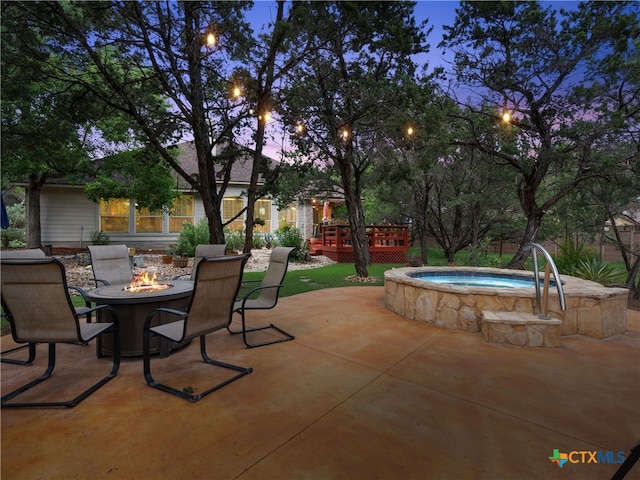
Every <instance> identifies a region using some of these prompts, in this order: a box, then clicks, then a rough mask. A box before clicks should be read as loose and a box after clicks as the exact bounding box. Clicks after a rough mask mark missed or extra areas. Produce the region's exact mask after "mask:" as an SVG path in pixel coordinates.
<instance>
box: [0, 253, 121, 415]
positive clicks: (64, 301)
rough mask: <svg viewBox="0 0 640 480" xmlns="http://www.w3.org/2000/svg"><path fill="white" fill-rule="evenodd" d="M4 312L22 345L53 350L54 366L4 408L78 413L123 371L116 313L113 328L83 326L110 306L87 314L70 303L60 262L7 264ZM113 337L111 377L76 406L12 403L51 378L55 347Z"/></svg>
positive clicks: (73, 403)
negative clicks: (73, 409)
mask: <svg viewBox="0 0 640 480" xmlns="http://www.w3.org/2000/svg"><path fill="white" fill-rule="evenodd" d="M1 282H2V290H1V297H2V308H3V309H4V311H5V312H6V314H7V318H8V320H9V323H10V325H11V334H12V336H13V339H14V340H15V341H16V342H17V343H25V342H28V343H33V344H35V343H47V344H49V360H48V365H47V369H46V370H45V372H44V373H43V374H42V375H41V376H40V377H38V378H36V379H35V380H33V381H31V382H29V383H26V384H25V385H23V386H21V387H20V388H18V389H16V390H14V391H12V392H10V393H7V394H6V395H3V396H2V399H1V406H2V408H7V407H14V408H15V407H68V408H70V407H74V406H76V405H77V404H78V403H80V402H81V401H82V400H84V399H85V398H87V397H88V396H89V395H91V394H92V393H93V392H95V391H96V390H98V389H99V388H100V387H102V386H103V385H104V384H106V383H107V382H108V381H110V380H111V379H112V378H113V377H115V376H116V374H117V373H118V369H119V366H120V337H119V335H118V318H117V316H116V315H115V314H114V313H113V312H112V311H111V310H109V311H110V312H111V314H112V320H113V322H103V323H80V321H79V320H80V317H81V316H83V315H84V314H86V313H87V312H88V311H96V310H100V309H103V308H106V309H109V307H108V306H107V305H100V306H97V307H93V308H82V309H80V310H79V311H78V310H76V308H75V307H74V306H73V304H72V303H71V297H70V295H69V290H68V288H67V280H66V277H65V271H64V266H63V265H62V263H60V262H59V261H58V260H57V259H55V258H44V259H14V260H9V259H2V279H1ZM107 332H110V333H112V334H113V336H114V355H113V366H112V367H111V372H110V373H109V374H108V375H107V376H106V377H104V378H102V379H101V380H100V381H98V382H97V383H95V384H94V385H92V386H91V387H89V388H88V389H87V390H85V391H84V392H82V393H81V394H80V395H78V396H76V397H75V398H73V399H72V400H65V401H55V402H54V401H43V402H33V403H8V402H9V400H11V399H13V398H14V397H17V396H18V395H20V394H21V393H24V392H26V391H27V390H29V389H31V388H32V387H34V386H36V385H38V384H39V383H41V382H43V381H44V380H46V379H48V378H49V377H51V375H52V373H53V369H54V367H55V362H56V344H57V343H70V344H75V345H87V344H88V343H89V342H90V341H91V340H93V339H94V338H96V337H99V336H101V335H102V334H104V333H107Z"/></svg>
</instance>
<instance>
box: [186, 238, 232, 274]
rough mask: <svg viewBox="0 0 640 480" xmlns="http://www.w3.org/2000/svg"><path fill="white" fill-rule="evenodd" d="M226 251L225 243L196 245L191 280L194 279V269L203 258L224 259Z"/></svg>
mask: <svg viewBox="0 0 640 480" xmlns="http://www.w3.org/2000/svg"><path fill="white" fill-rule="evenodd" d="M226 250H227V244H226V243H214V244H200V245H196V252H195V257H194V259H193V270H191V280H195V279H196V268H197V267H198V263H200V260H202V259H203V258H205V257H206V258H214V257H224V254H225V252H226Z"/></svg>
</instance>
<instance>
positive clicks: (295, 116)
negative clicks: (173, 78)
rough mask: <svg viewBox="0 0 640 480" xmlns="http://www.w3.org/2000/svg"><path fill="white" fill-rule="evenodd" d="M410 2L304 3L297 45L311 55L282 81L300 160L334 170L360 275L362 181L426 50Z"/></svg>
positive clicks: (363, 260)
mask: <svg viewBox="0 0 640 480" xmlns="http://www.w3.org/2000/svg"><path fill="white" fill-rule="evenodd" d="M412 9H413V4H412V3H410V2H346V1H345V2H311V3H310V5H309V11H308V15H307V17H306V18H305V19H301V20H304V21H305V35H304V37H303V38H302V41H303V42H305V43H306V42H308V41H311V42H312V44H313V46H314V47H315V49H314V50H313V54H312V55H309V57H308V58H306V59H305V61H303V62H302V63H301V64H300V65H299V66H298V67H297V68H295V69H293V70H292V72H291V75H290V76H289V77H288V81H289V86H288V89H287V91H286V92H284V93H283V95H284V99H283V103H284V105H285V113H284V118H285V121H286V122H287V123H288V124H290V125H295V124H296V123H300V124H301V128H302V129H303V131H304V133H305V134H304V135H293V139H292V141H293V142H294V143H295V144H296V145H297V146H298V148H299V149H300V152H301V154H303V155H306V156H307V157H308V158H310V159H311V161H314V162H317V163H319V164H321V165H324V166H325V168H326V169H327V172H328V173H329V172H331V171H337V172H338V173H339V176H340V181H341V185H340V186H341V189H342V193H343V195H344V198H345V203H346V207H347V212H348V217H349V226H350V229H351V243H352V245H353V251H354V256H355V269H356V273H357V274H358V275H359V276H363V277H366V276H368V272H367V265H368V264H369V263H370V258H369V248H368V243H367V235H366V229H365V219H364V209H363V205H362V198H363V188H364V185H363V178H364V174H365V172H366V171H367V169H368V168H369V167H370V165H371V159H372V157H373V156H374V155H375V153H376V149H377V148H378V146H379V143H378V142H379V140H380V139H381V137H382V135H381V132H382V129H383V124H384V120H385V118H384V113H385V112H386V110H387V105H388V104H390V103H392V102H393V101H394V100H395V99H396V98H397V97H398V95H399V92H400V91H401V88H402V79H403V77H405V76H412V75H413V74H414V70H415V66H414V63H413V61H412V60H411V55H413V54H417V53H420V52H423V51H426V49H427V47H426V46H425V45H424V35H423V33H421V31H420V27H418V26H416V24H415V20H414V19H413V16H412Z"/></svg>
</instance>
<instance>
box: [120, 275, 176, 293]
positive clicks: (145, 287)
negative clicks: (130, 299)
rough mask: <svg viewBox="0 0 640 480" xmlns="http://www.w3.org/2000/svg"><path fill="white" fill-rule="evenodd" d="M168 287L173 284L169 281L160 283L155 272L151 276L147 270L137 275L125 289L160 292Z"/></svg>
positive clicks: (128, 290)
mask: <svg viewBox="0 0 640 480" xmlns="http://www.w3.org/2000/svg"><path fill="white" fill-rule="evenodd" d="M167 288H171V285H169V284H167V283H158V282H157V280H156V274H155V273H154V274H153V275H152V276H151V277H149V274H148V273H147V272H145V273H142V274H140V275H137V276H136V278H134V279H133V281H132V282H131V283H130V284H129V285H128V286H126V287H124V289H123V290H124V291H126V292H160V291H162V290H166V289H167Z"/></svg>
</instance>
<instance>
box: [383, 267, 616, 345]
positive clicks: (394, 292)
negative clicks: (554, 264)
mask: <svg viewBox="0 0 640 480" xmlns="http://www.w3.org/2000/svg"><path fill="white" fill-rule="evenodd" d="M452 269H453V270H454V271H458V270H459V271H469V272H484V273H492V274H509V275H521V276H530V277H533V272H527V271H522V270H506V269H497V268H470V267H421V268H397V269H393V270H388V271H387V272H386V273H385V305H386V307H387V308H388V309H389V310H391V311H393V312H395V313H397V314H398V315H402V316H403V317H406V318H408V319H410V320H417V321H419V322H424V323H427V324H429V325H435V326H437V327H442V328H447V329H450V330H462V331H466V332H478V331H480V330H481V325H482V317H483V314H482V312H483V311H485V312H522V313H525V314H534V313H536V294H535V289H534V288H533V287H532V288H493V287H468V286H455V285H447V284H440V283H434V282H425V281H421V280H418V279H415V278H412V277H410V276H409V275H408V273H417V272H421V271H423V272H443V271H451V270H452ZM541 276H542V275H541ZM561 279H562V282H563V289H564V294H565V303H566V307H567V308H566V310H565V311H562V310H561V309H560V305H559V301H558V294H557V290H556V288H555V287H550V289H549V308H548V316H549V317H552V318H555V319H558V320H560V321H561V322H562V324H561V334H562V335H575V334H579V335H586V336H589V337H594V338H607V337H610V336H612V335H618V334H621V333H624V332H625V331H626V328H627V297H628V291H627V290H626V289H624V288H606V287H603V286H602V285H600V284H599V283H595V282H590V281H587V280H582V279H579V278H575V277H570V276H565V275H561Z"/></svg>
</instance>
